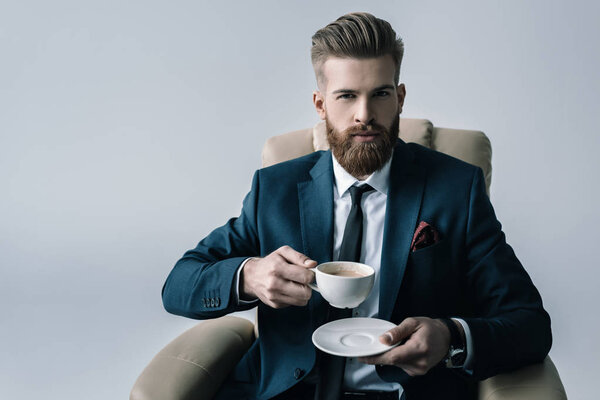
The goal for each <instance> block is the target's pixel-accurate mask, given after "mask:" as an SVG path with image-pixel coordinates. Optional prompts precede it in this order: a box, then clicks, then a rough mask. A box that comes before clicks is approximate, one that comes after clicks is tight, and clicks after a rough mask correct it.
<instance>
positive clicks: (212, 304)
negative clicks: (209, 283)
mask: <svg viewBox="0 0 600 400" xmlns="http://www.w3.org/2000/svg"><path fill="white" fill-rule="evenodd" d="M210 306H211V307H214V306H215V299H210Z"/></svg>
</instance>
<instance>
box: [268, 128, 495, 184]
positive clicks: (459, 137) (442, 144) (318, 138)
mask: <svg viewBox="0 0 600 400" xmlns="http://www.w3.org/2000/svg"><path fill="white" fill-rule="evenodd" d="M398 136H399V137H400V138H401V139H402V140H404V141H405V142H413V143H418V144H420V145H422V146H425V147H428V148H430V149H433V150H436V151H440V152H442V153H445V154H448V155H451V156H453V157H456V158H458V159H461V160H463V161H466V162H468V163H470V164H473V165H476V166H478V167H481V169H482V170H483V174H484V176H485V183H486V187H487V191H488V195H489V192H490V184H491V182H492V145H491V143H490V140H489V139H488V137H487V136H486V135H485V134H484V133H483V132H480V131H470V130H463V129H448V128H438V127H434V126H433V124H432V123H431V122H430V121H428V120H426V119H411V118H400V129H399V134H398ZM327 149H329V144H328V143H327V134H326V131H325V123H324V122H319V123H318V124H317V125H315V126H314V127H312V128H307V129H302V130H299V131H294V132H289V133H284V134H283V135H278V136H273V137H271V138H269V139H268V140H267V142H266V143H265V145H264V147H263V152H262V165H263V167H267V166H269V165H273V164H277V163H279V162H282V161H287V160H291V159H292V158H296V157H301V156H303V155H306V154H309V153H312V152H313V151H317V150H327Z"/></svg>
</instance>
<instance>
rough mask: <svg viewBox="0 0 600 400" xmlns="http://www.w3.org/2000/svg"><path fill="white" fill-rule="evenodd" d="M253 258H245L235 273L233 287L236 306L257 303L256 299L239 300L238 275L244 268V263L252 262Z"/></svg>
mask: <svg viewBox="0 0 600 400" xmlns="http://www.w3.org/2000/svg"><path fill="white" fill-rule="evenodd" d="M252 258H253V257H248V258H246V259H245V260H244V261H243V262H242V263H241V264H240V266H239V268H238V270H237V272H236V273H235V284H234V286H233V287H235V298H236V299H237V303H238V305H240V304H253V303H256V302H257V301H258V299H254V300H242V299H240V274H241V273H242V269H243V268H244V266H245V265H246V263H247V262H248V261H250V260H252Z"/></svg>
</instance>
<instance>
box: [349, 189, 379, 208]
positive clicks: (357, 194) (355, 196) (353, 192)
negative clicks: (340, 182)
mask: <svg viewBox="0 0 600 400" xmlns="http://www.w3.org/2000/svg"><path fill="white" fill-rule="evenodd" d="M348 190H349V191H350V197H352V204H360V199H361V198H362V195H363V194H365V193H367V192H370V191H372V190H375V189H373V188H372V187H371V186H369V185H366V184H365V185H361V186H350V188H348Z"/></svg>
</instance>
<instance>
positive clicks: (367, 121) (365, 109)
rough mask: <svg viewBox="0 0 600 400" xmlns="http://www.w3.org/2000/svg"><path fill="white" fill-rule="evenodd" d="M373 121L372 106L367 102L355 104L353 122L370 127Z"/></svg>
mask: <svg viewBox="0 0 600 400" xmlns="http://www.w3.org/2000/svg"><path fill="white" fill-rule="evenodd" d="M374 121H375V114H374V112H373V107H372V104H371V103H370V102H369V101H368V100H362V101H359V102H357V104H356V110H355V112H354V122H355V123H357V124H361V125H371V124H372V123H373V122H374Z"/></svg>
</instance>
